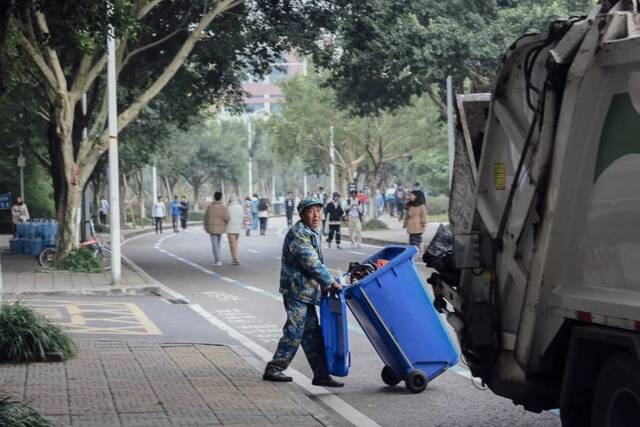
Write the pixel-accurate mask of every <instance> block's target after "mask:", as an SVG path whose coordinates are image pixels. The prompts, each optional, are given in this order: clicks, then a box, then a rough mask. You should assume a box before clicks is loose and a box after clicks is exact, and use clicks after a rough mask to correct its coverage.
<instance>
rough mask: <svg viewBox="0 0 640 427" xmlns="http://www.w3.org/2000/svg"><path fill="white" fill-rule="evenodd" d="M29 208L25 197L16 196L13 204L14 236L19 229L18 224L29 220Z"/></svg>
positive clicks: (12, 223) (12, 224)
mask: <svg viewBox="0 0 640 427" xmlns="http://www.w3.org/2000/svg"><path fill="white" fill-rule="evenodd" d="M29 218H30V216H29V209H28V208H27V204H26V203H25V201H24V199H23V198H22V197H20V196H18V197H16V200H15V202H14V203H13V206H11V227H12V231H13V237H15V236H16V231H17V230H18V224H20V223H21V222H27V221H29Z"/></svg>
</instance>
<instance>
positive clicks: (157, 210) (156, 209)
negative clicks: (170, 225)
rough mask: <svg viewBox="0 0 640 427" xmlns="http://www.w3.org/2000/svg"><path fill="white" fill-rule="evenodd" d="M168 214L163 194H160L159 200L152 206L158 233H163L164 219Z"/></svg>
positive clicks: (152, 215)
mask: <svg viewBox="0 0 640 427" xmlns="http://www.w3.org/2000/svg"><path fill="white" fill-rule="evenodd" d="M165 216H167V210H166V208H165V205H164V200H163V199H162V196H158V201H157V202H155V203H154V204H153V207H152V208H151V217H152V218H153V225H154V226H155V227H156V234H158V232H160V233H162V221H164V217H165Z"/></svg>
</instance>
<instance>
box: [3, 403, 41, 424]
mask: <svg viewBox="0 0 640 427" xmlns="http://www.w3.org/2000/svg"><path fill="white" fill-rule="evenodd" d="M0 426H3V427H49V426H51V423H50V422H49V421H48V420H47V419H46V418H44V417H43V416H42V415H40V414H39V413H38V412H36V410H35V409H33V408H31V407H30V406H29V405H27V404H25V403H22V402H20V401H17V400H15V399H13V398H12V397H8V396H0Z"/></svg>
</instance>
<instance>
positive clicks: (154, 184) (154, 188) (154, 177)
mask: <svg viewBox="0 0 640 427" xmlns="http://www.w3.org/2000/svg"><path fill="white" fill-rule="evenodd" d="M151 193H152V194H153V203H155V202H156V201H158V171H157V169H156V165H155V164H154V165H153V166H151Z"/></svg>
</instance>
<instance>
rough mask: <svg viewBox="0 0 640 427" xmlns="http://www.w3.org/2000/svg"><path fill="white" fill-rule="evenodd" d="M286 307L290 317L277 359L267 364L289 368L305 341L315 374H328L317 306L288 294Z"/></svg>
mask: <svg viewBox="0 0 640 427" xmlns="http://www.w3.org/2000/svg"><path fill="white" fill-rule="evenodd" d="M284 308H285V310H286V311H287V321H286V322H285V324H284V327H283V328H282V338H280V342H279V343H278V348H277V350H276V353H275V354H274V356H273V360H272V361H271V362H269V363H268V364H267V370H269V369H275V370H278V371H282V370H284V369H286V368H287V367H288V366H289V364H290V363H291V361H292V360H293V357H294V356H295V355H296V352H297V351H298V347H300V345H301V344H302V349H303V350H304V354H305V355H306V356H307V360H308V361H309V365H311V369H312V370H313V374H314V376H316V377H326V376H328V375H329V373H328V372H327V359H326V356H325V354H324V341H323V339H322V330H321V329H320V323H319V322H318V315H317V313H316V307H315V306H314V305H313V304H307V303H305V302H302V301H298V300H295V299H292V298H286V297H285V298H284Z"/></svg>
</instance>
